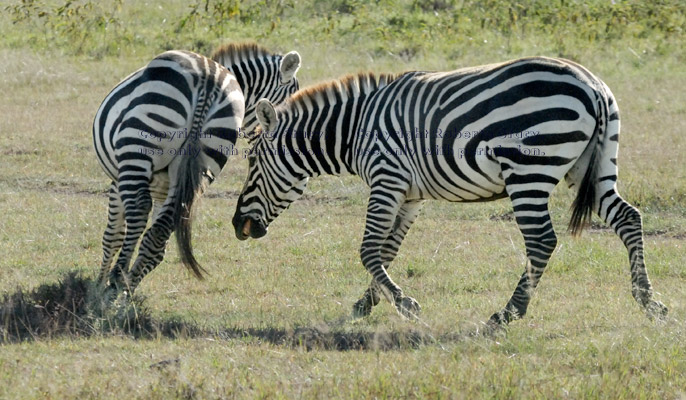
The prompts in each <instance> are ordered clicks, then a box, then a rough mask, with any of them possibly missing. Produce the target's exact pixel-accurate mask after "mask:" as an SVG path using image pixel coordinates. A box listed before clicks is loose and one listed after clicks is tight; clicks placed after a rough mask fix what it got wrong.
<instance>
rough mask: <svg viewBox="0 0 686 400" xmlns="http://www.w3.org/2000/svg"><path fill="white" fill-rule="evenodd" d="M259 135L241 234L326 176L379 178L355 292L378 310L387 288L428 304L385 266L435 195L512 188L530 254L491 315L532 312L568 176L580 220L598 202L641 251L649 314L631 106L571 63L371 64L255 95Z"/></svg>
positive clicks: (636, 258) (399, 298)
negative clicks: (625, 143) (420, 68)
mask: <svg viewBox="0 0 686 400" xmlns="http://www.w3.org/2000/svg"><path fill="white" fill-rule="evenodd" d="M257 116H258V118H259V120H260V123H261V124H262V126H263V129H264V131H265V134H262V135H260V136H259V137H258V138H257V139H256V140H255V144H254V147H253V149H252V154H251V156H250V158H251V159H250V167H249V171H248V177H247V180H246V183H245V186H244V188H243V191H242V193H241V196H240V197H239V200H238V205H237V209H236V214H235V216H234V220H233V223H234V226H235V229H236V235H237V237H238V238H239V239H246V238H248V237H254V238H257V237H261V236H264V235H265V234H266V231H267V227H268V225H269V224H270V223H271V221H273V220H274V219H275V218H276V217H277V216H278V215H279V214H280V213H281V212H282V211H283V210H284V209H286V208H287V207H288V205H289V204H290V203H291V202H293V201H294V200H296V199H297V198H298V197H299V196H300V195H301V194H302V193H303V191H304V189H305V186H306V185H307V181H308V179H309V178H310V177H312V176H317V175H320V174H341V173H353V174H357V175H359V176H360V177H361V178H362V179H363V180H364V181H365V182H366V183H367V184H368V185H369V186H370V188H371V194H370V199H369V205H368V208H367V222H366V227H365V233H364V237H363V240H362V245H361V248H360V255H361V258H362V262H363V264H364V266H365V268H366V269H367V270H368V271H369V272H370V273H371V274H372V276H373V280H372V284H371V285H370V287H369V289H368V290H367V291H366V292H365V294H364V296H363V297H362V298H361V299H360V300H359V301H358V302H357V303H356V305H355V313H356V314H358V315H367V314H369V313H370V312H371V309H372V307H373V306H374V305H376V304H377V303H378V301H379V294H380V290H381V292H383V293H384V294H385V295H386V296H387V297H388V298H389V299H390V300H391V301H392V302H393V303H394V304H395V306H396V308H397V309H398V311H399V312H401V313H403V314H405V315H413V314H415V313H416V312H418V311H419V305H418V303H417V302H416V301H415V300H414V299H412V298H411V297H407V296H405V295H404V294H403V291H402V290H401V288H400V287H399V286H398V285H396V284H395V283H394V282H393V281H392V279H391V278H390V276H389V275H388V272H387V269H388V268H389V267H390V264H391V262H392V261H393V259H394V258H395V256H396V254H397V252H398V249H399V247H400V244H401V243H402V240H403V238H404V237H405V235H406V233H407V231H408V230H409V228H410V226H411V225H412V223H413V222H414V220H415V218H416V217H417V215H418V213H419V210H420V208H421V205H422V203H423V201H424V200H426V199H442V200H447V201H454V202H469V201H489V200H494V199H500V198H504V197H509V198H510V200H511V202H512V205H513V208H514V213H515V218H516V221H517V224H518V226H519V228H520V230H521V232H522V235H523V236H524V241H525V246H526V253H527V258H528V265H527V268H526V270H525V272H524V273H523V274H522V276H521V279H520V281H519V283H518V285H517V288H516V290H515V292H514V294H513V296H512V298H511V299H510V301H509V302H508V303H507V304H506V306H505V307H504V308H503V309H502V310H501V311H499V312H497V313H495V314H494V315H493V316H492V317H491V322H492V323H493V324H504V323H508V322H509V321H511V320H513V319H516V318H520V317H522V316H523V315H524V314H525V313H526V311H527V306H528V304H529V300H530V298H531V291H532V290H533V289H534V288H535V287H536V285H537V284H538V282H539V280H540V277H541V275H542V274H543V271H544V269H545V267H546V265H547V263H548V260H549V258H550V256H551V254H552V252H553V250H554V249H555V246H556V243H557V239H556V235H555V232H554V230H553V226H552V223H551V220H550V215H549V213H548V199H549V196H550V193H551V192H552V190H553V188H554V187H555V186H556V185H557V184H558V182H559V181H560V180H562V179H563V178H564V179H566V181H567V183H568V184H569V185H570V186H574V187H576V188H577V190H578V195H577V199H576V201H575V203H574V206H573V207H574V212H573V216H572V220H571V222H570V228H571V230H572V232H573V233H579V232H580V231H581V229H583V226H584V225H585V224H586V222H587V221H588V219H589V218H590V215H591V213H592V212H596V213H598V215H600V217H601V218H602V219H603V220H604V221H606V223H608V224H609V225H610V226H612V227H613V229H614V230H615V232H617V234H618V235H619V236H620V238H621V239H622V241H623V242H624V243H625V245H626V246H627V248H628V250H629V257H630V263H631V276H632V282H633V285H634V286H633V294H634V297H635V298H636V300H637V301H638V302H639V303H640V304H641V305H642V306H643V307H644V308H646V309H647V310H648V311H649V312H650V313H651V314H659V313H665V312H666V308H665V307H664V306H663V305H662V304H660V303H658V302H656V301H654V300H653V299H652V288H651V285H650V281H649V280H648V276H647V272H646V268H645V264H644V262H643V243H642V227H641V219H640V214H639V213H638V211H637V210H636V209H635V208H633V207H632V206H631V205H630V204H628V203H626V202H625V201H624V200H623V199H622V198H621V197H620V196H619V194H618V193H617V191H616V179H617V166H616V157H617V147H618V146H617V145H618V138H619V114H618V109H617V104H616V102H615V100H614V97H613V95H612V93H611V92H610V90H609V89H608V88H607V86H606V85H605V84H604V83H603V82H602V81H600V80H599V79H598V78H596V77H595V76H593V75H592V74H591V73H590V72H589V71H588V70H586V69H585V68H584V67H582V66H580V65H578V64H575V63H573V62H571V61H568V60H561V59H550V58H526V59H519V60H514V61H510V62H506V63H502V64H497V65H487V66H481V67H476V68H468V69H462V70H457V71H452V72H408V73H405V74H401V75H398V76H388V75H382V76H379V77H377V76H374V75H371V74H360V75H355V76H348V77H346V78H343V79H341V80H336V81H332V82H329V83H325V84H322V85H319V86H317V87H314V88H310V89H305V90H301V91H300V92H298V93H296V94H295V95H294V96H293V97H291V98H290V99H289V100H287V101H286V102H285V103H284V104H282V105H281V106H278V107H276V108H274V107H273V106H272V105H271V104H270V103H269V102H268V101H261V102H259V103H258V104H257Z"/></svg>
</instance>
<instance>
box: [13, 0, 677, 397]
mask: <svg viewBox="0 0 686 400" xmlns="http://www.w3.org/2000/svg"><path fill="white" fill-rule="evenodd" d="M45 3H46V2H44V1H33V2H30V1H29V2H19V1H2V2H0V8H3V9H4V12H3V13H2V16H0V29H1V30H2V32H3V35H2V38H0V89H2V94H3V96H1V97H0V111H1V112H0V215H2V218H0V250H1V251H2V258H0V298H1V299H2V304H0V317H2V318H1V319H2V320H0V398H22V399H23V398H54V399H62V398H114V397H118V398H119V397H124V396H126V397H129V398H159V399H168V398H350V399H357V398H465V399H473V398H546V399H549V398H574V399H576V398H613V399H638V398H641V399H683V398H686V341H685V340H684V337H686V336H685V335H686V269H685V268H684V264H685V262H686V256H684V250H686V245H685V239H686V169H685V168H684V165H686V136H685V135H684V134H683V132H686V92H685V91H684V90H683V88H684V87H686V68H684V65H686V52H685V51H684V47H683V43H685V42H686V34H685V32H684V29H686V17H685V15H686V11H685V10H684V7H683V6H682V5H680V3H679V2H678V1H667V0H664V1H660V2H657V3H655V4H653V5H643V3H641V2H638V1H630V2H622V1H617V2H616V3H617V4H616V5H614V6H613V5H612V4H611V3H610V2H609V1H607V2H605V1H600V0H598V1H595V0H589V1H577V2H574V1H565V2H562V1H560V2H544V1H536V0H529V1H522V2H518V3H516V4H514V5H511V6H508V5H505V6H503V5H502V4H501V3H499V2H496V1H493V0H490V1H481V2H477V1H462V2H461V1H449V0H445V1H440V0H438V1H409V0H406V1H400V0H398V1H391V0H380V1H377V2H369V3H367V2H362V1H356V0H343V1H334V2H324V1H321V0H310V1H303V2H298V1H267V0H262V1H250V2H243V3H241V2H236V1H209V2H207V4H208V7H209V8H208V11H205V10H204V7H205V1H199V2H197V3H191V4H190V6H189V5H187V3H186V2H182V1H180V0H174V1H171V2H166V3H165V5H164V6H163V5H162V2H159V3H158V2H152V1H151V2H146V3H143V2H133V1H115V2H112V8H111V9H110V8H109V7H110V6H109V5H108V6H102V5H100V3H92V2H90V1H76V2H74V3H73V4H72V5H71V6H70V7H68V8H67V9H66V11H64V10H63V11H62V12H61V13H60V12H59V11H58V10H57V8H55V7H56V6H57V5H60V4H61V3H63V2H61V1H54V2H49V1H48V2H47V3H48V5H45ZM53 3H55V4H54V5H53ZM89 4H90V6H89ZM78 6H81V7H82V8H79V9H77V7H78ZM193 6H195V8H193ZM5 7H10V8H7V9H5ZM12 7H14V8H12ZM212 7H215V8H214V9H213V8H212ZM222 7H224V8H222ZM69 10H72V11H71V12H70V11H69ZM213 10H214V11H213ZM41 12H42V13H43V14H40V13H41ZM70 13H71V14H70ZM39 14H40V15H41V16H39ZM22 15H23V16H25V17H24V18H22V17H21V16H22ZM304 17H307V21H305V22H303V18H304ZM182 22H184V23H185V24H182ZM83 27H88V28H89V29H90V30H89V32H90V33H88V34H86V33H84V29H83ZM242 39H255V40H258V41H259V42H260V43H261V44H263V45H265V46H266V47H268V48H272V49H276V50H280V51H283V52H285V51H289V50H298V51H299V52H300V53H301V55H302V59H303V68H302V69H301V70H300V72H299V73H298V76H299V78H300V81H301V83H302V84H304V85H308V84H312V83H316V82H319V81H321V80H324V79H330V78H334V77H337V76H339V75H341V74H344V73H348V72H355V71H358V70H373V71H377V72H382V71H391V72H396V71H402V70H411V69H422V70H424V69H428V70H429V69H440V70H445V69H453V68H458V67H461V66H468V65H476V64H480V63H486V62H497V61H504V60H507V59H509V58H514V57H519V56H524V55H548V56H564V57H571V58H574V59H575V60H576V61H578V62H580V63H582V64H584V65H585V66H587V67H588V68H589V69H591V70H592V71H593V72H594V73H596V74H597V75H598V76H599V77H601V78H602V79H603V80H604V81H605V82H606V83H607V84H608V85H609V86H610V87H611V88H612V90H613V92H614V94H615V96H616V97H617V99H618V102H619V107H620V109H621V113H622V114H621V116H622V134H621V139H620V156H619V169H620V176H619V190H620V193H622V194H623V195H624V197H625V198H626V199H627V200H628V201H630V202H632V203H633V204H635V205H637V206H638V207H639V208H640V209H641V212H642V214H643V217H644V225H645V242H646V243H645V245H646V259H647V265H648V268H649V272H650V274H651V279H652V282H653V285H654V287H655V290H656V291H657V292H658V293H657V298H658V300H660V301H662V302H664V303H665V304H666V305H667V306H668V307H669V308H670V313H669V316H668V317H667V318H666V320H664V321H657V322H654V321H650V320H648V319H647V318H646V317H645V316H644V315H642V313H641V311H640V309H639V307H638V305H637V304H636V303H635V302H634V300H633V299H632V297H631V293H630V281H629V271H628V260H627V254H626V250H625V249H624V248H623V246H622V243H621V241H620V240H619V239H618V238H617V237H616V236H615V235H614V234H613V233H612V232H611V231H609V230H608V229H605V228H604V227H603V226H602V225H601V224H600V223H599V220H596V222H598V224H594V226H593V229H591V230H590V231H588V232H585V233H584V234H583V236H582V237H581V238H580V239H573V238H571V237H570V236H569V235H567V234H566V233H565V227H566V223H567V221H568V218H569V216H570V212H569V206H570V204H571V200H572V198H573V195H574V193H572V192H571V191H570V190H567V189H566V188H564V187H560V188H558V189H556V192H555V194H554V196H553V199H552V203H551V213H552V214H553V221H554V224H555V226H556V228H557V232H558V236H559V244H558V247H557V250H556V251H555V254H554V255H553V258H552V260H551V263H550V265H549V267H548V269H547V271H546V274H545V275H544V277H543V280H542V282H541V284H540V286H539V289H538V291H537V292H536V296H535V297H534V300H533V301H532V304H531V306H530V307H529V314H528V315H527V316H526V317H525V318H524V319H523V320H521V321H516V322H514V323H512V324H511V326H510V327H509V328H508V329H507V330H506V331H505V332H500V333H498V334H497V335H495V336H494V337H485V336H482V335H479V334H478V332H480V331H481V330H482V328H483V321H485V320H486V319H487V318H488V317H489V316H490V315H491V313H493V312H494V311H497V310H499V309H500V308H501V307H502V306H503V305H504V304H505V302H506V301H507V299H508V298H509V296H510V295H511V293H512V291H513V290H514V287H515V284H516V282H517V279H518V277H519V275H520V274H521V272H522V271H523V267H524V265H525V255H524V247H523V241H522V239H521V236H520V234H519V231H518V229H517V227H516V226H515V223H514V221H513V220H512V216H511V207H510V204H509V202H508V201H506V200H501V201H498V202H494V203H486V204H448V203H440V202H430V203H428V204H427V205H426V206H425V208H424V210H423V212H422V215H421V216H420V218H419V219H418V221H417V222H416V224H415V225H414V226H413V228H412V230H411V231H410V233H409V235H408V237H407V239H406V241H405V243H404V244H403V247H402V248H401V251H400V255H399V257H398V259H397V261H396V263H395V264H394V266H393V268H392V269H391V275H392V276H393V277H394V279H395V280H396V281H397V282H398V283H399V284H400V285H401V287H403V288H404V290H405V292H406V293H407V294H408V295H411V296H413V297H415V298H416V299H417V300H418V301H419V302H420V303H421V304H422V307H423V310H422V315H421V321H420V322H409V321H406V320H403V319H401V318H400V317H399V316H398V315H397V314H396V313H395V311H394V309H393V307H391V306H390V305H389V304H388V303H387V302H383V303H382V304H381V305H380V306H379V307H378V308H377V309H376V310H375V311H374V313H373V314H372V316H370V317H369V318H367V319H365V320H361V321H353V320H351V319H350V314H351V307H352V304H353V303H354V301H355V300H356V299H357V298H358V297H359V296H360V295H361V294H362V292H363V291H364V289H365V288H366V286H367V285H368V283H369V276H368V275H367V273H366V272H365V271H364V268H363V266H362V264H361V263H360V261H359V257H358V247H359V244H360V240H361V237H362V233H363V224H364V212H365V207H366V199H367V196H368V189H367V188H366V187H365V186H364V185H363V184H362V183H361V181H360V180H359V179H357V178H355V177H344V178H336V177H322V178H318V179H316V180H313V181H312V182H311V183H310V185H309V188H308V191H307V192H306V195H305V196H304V198H303V199H301V200H300V201H298V202H296V203H295V204H294V205H293V206H292V207H291V208H290V209H289V210H288V211H287V212H285V213H284V214H283V215H282V216H281V217H280V218H279V219H277V220H276V221H275V222H274V223H273V224H272V226H271V228H270V233H269V235H267V236H266V237H265V238H264V239H262V240H259V241H246V242H239V241H237V240H236V239H235V236H234V233H233V227H232V226H231V217H232V215H233V211H234V207H235V204H236V198H237V195H238V191H239V190H240V188H241V185H242V183H243V179H244V173H245V170H246V167H247V163H246V162H245V160H244V159H243V158H242V157H236V158H234V159H232V160H230V162H229V164H228V165H227V167H226V168H225V170H224V171H223V172H222V175H221V176H220V177H219V179H217V181H216V182H215V184H213V185H212V186H211V187H210V189H209V190H208V193H207V195H206V197H205V198H204V199H203V201H202V204H201V207H200V209H199V218H198V220H197V221H196V226H195V230H194V234H195V236H194V247H195V249H196V256H197V257H198V259H199V261H200V262H201V263H202V264H203V266H204V267H205V268H206V269H207V270H208V271H209V278H208V279H207V280H205V281H197V280H195V279H194V278H192V277H191V275H190V274H188V273H187V272H186V271H185V270H184V269H183V268H182V266H181V264H180V263H179V259H178V256H177V252H176V247H175V245H173V244H172V245H170V246H169V249H168V251H167V256H166V257H165V261H164V262H163V263H162V264H161V265H160V266H159V267H158V268H157V269H156V270H155V271H154V272H153V273H152V274H150V275H149V277H148V278H146V279H145V280H144V281H143V283H142V284H141V286H140V288H139V290H138V292H137V296H138V299H137V303H136V307H135V309H134V310H131V309H127V310H123V311H120V312H119V315H113V314H106V316H104V317H103V316H102V315H100V314H98V313H96V312H94V311H93V310H92V309H91V308H89V307H90V304H91V298H92V293H91V291H90V289H91V286H92V279H93V278H94V277H95V275H96V272H97V269H98V268H99V263H100V256H101V248H100V239H101V235H102V231H103V229H104V226H105V221H106V202H107V200H106V195H105V191H106V189H107V187H108V181H107V179H106V177H105V175H104V173H103V172H102V171H101V169H100V167H99V166H98V164H97V161H96V158H95V155H94V152H93V150H92V144H91V131H90V129H91V128H90V126H91V123H92V119H93V116H94V114H95V112H96V110H97V108H98V106H99V104H100V102H101V101H102V99H103V98H104V97H105V95H106V94H107V93H108V91H109V90H110V89H111V88H112V87H113V86H114V85H115V84H116V83H117V82H118V81H119V80H120V79H121V78H122V77H124V76H126V75H127V74H128V73H130V72H131V71H133V70H134V69H136V68H139V67H140V66H142V65H144V64H145V63H146V62H147V61H148V60H149V59H150V58H151V57H153V56H154V55H155V54H157V53H159V52H161V51H163V50H165V49H167V48H186V49H191V50H196V51H201V52H205V53H209V52H210V51H211V49H212V48H213V47H214V46H217V45H219V44H221V43H222V42H224V41H226V40H242ZM239 146H240V147H241V148H246V146H247V143H243V142H241V143H239ZM124 313H128V314H126V315H122V314H124ZM136 317H137V318H136Z"/></svg>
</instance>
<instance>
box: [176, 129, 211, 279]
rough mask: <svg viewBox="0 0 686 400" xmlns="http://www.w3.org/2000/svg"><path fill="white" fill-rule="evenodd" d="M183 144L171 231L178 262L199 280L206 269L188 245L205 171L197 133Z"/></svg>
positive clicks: (202, 189)
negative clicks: (172, 229)
mask: <svg viewBox="0 0 686 400" xmlns="http://www.w3.org/2000/svg"><path fill="white" fill-rule="evenodd" d="M184 147H185V150H186V151H185V154H184V153H181V154H179V155H177V157H183V160H182V161H181V165H180V166H179V169H178V178H177V184H176V193H175V198H174V230H175V235H176V243H177V245H178V248H179V255H180V256H181V262H182V263H183V265H184V266H185V267H186V268H188V269H189V270H190V271H191V272H193V274H194V275H195V276H196V277H197V278H198V279H203V272H207V271H205V269H203V268H202V266H200V263H198V261H197V260H196V259H195V256H194V255H193V245H192V244H191V237H192V235H191V228H192V226H193V217H194V215H195V213H194V209H195V206H196V205H197V202H198V200H199V199H200V196H201V195H202V192H203V191H204V188H205V178H204V170H203V167H202V165H201V163H200V160H201V156H200V154H201V151H202V148H201V147H202V145H201V143H200V142H199V139H198V135H193V134H191V135H189V137H188V139H187V140H186V143H185V145H184Z"/></svg>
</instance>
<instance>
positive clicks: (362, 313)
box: [353, 297, 372, 319]
mask: <svg viewBox="0 0 686 400" xmlns="http://www.w3.org/2000/svg"><path fill="white" fill-rule="evenodd" d="M371 313H372V304H371V302H369V299H368V298H367V297H362V298H361V299H359V300H357V302H355V304H354V305H353V318H354V319H360V318H364V317H368V316H369V314H371Z"/></svg>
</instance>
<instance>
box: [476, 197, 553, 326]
mask: <svg viewBox="0 0 686 400" xmlns="http://www.w3.org/2000/svg"><path fill="white" fill-rule="evenodd" d="M538 193H539V197H532V196H534V195H535V194H536V192H532V193H529V194H528V195H527V198H524V197H521V196H518V195H517V194H516V193H515V194H511V195H510V197H511V198H512V203H513V207H514V214H515V219H516V221H517V225H518V226H519V230H520V231H521V233H522V236H523V237H524V245H525V246H526V257H527V266H526V270H525V271H524V273H523V274H522V276H521V278H520V279H519V283H518V284H517V288H516V289H515V291H514V293H513V294H512V297H511V298H510V300H509V301H508V302H507V305H505V308H503V309H502V310H501V311H499V312H497V313H495V314H493V315H492V316H491V318H490V319H489V321H488V325H489V326H492V327H498V326H504V325H507V324H508V323H509V322H510V321H513V320H515V319H519V318H522V317H523V316H524V315H525V314H526V311H527V307H528V306H529V301H530V300H531V296H532V294H533V290H534V289H535V288H536V286H537V285H538V282H539V281H540V279H541V276H542V275H543V272H544V271H545V267H546V266H547V265H548V260H549V259H550V256H551V255H552V254H553V251H554V250H555V246H556V245H557V236H556V235H555V231H554V230H553V224H552V221H551V220H550V214H549V213H548V193H547V192H543V191H541V192H538ZM544 194H545V195H544Z"/></svg>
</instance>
